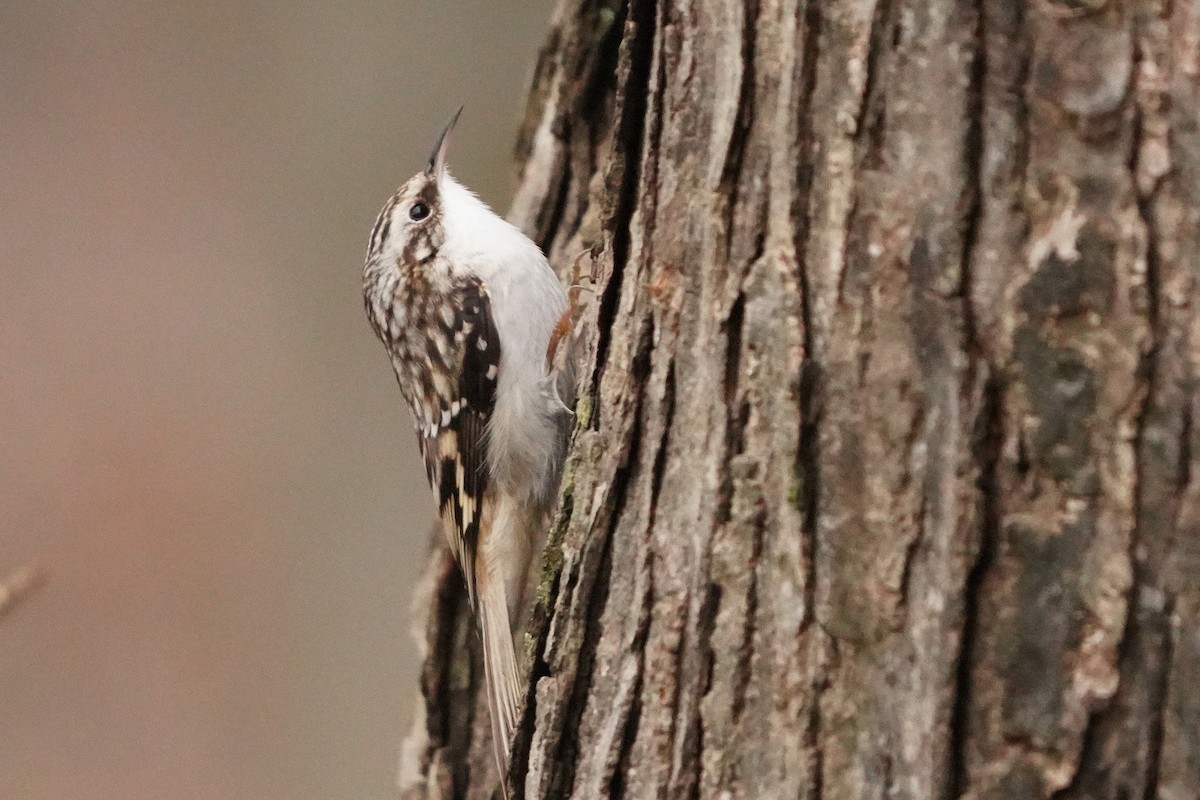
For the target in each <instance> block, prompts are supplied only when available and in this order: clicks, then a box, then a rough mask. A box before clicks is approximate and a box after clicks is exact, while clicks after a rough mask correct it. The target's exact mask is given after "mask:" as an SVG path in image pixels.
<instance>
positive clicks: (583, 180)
mask: <svg viewBox="0 0 1200 800" xmlns="http://www.w3.org/2000/svg"><path fill="white" fill-rule="evenodd" d="M1198 109H1200V3H1198V2H1196V1H1195V0H975V2H971V1H970V0H748V2H746V3H744V4H738V3H731V2H722V1H719V0H718V1H717V2H712V1H711V0H709V1H706V0H694V1H693V2H686V1H682V0H679V1H672V2H667V1H666V0H663V1H662V2H657V3H654V2H646V1H643V0H631V2H616V1H615V0H608V1H607V2H605V1H603V0H563V2H562V3H561V5H560V7H559V9H558V11H557V13H556V16H555V18H554V21H553V26H552V30H551V33H550V37H549V41H548V43H547V44H546V46H545V48H544V50H543V51H542V53H541V56H540V59H539V62H538V66H537V69H536V73H535V79H534V85H533V89H532V95H531V99H530V102H529V107H528V110H527V115H526V120H525V123H524V125H523V128H522V131H521V135H520V140H519V145H518V155H519V158H520V161H521V163H522V164H523V167H522V173H521V175H522V181H521V185H520V189H519V191H518V193H517V196H516V200H515V203H514V207H513V210H512V212H511V213H512V218H513V219H514V220H515V221H516V222H518V223H519V224H521V225H523V226H524V227H525V228H526V229H527V230H529V231H530V232H531V233H533V234H534V235H535V236H536V237H537V238H538V239H539V240H540V241H541V242H542V243H543V245H544V247H545V248H546V250H547V252H548V253H549V254H550V255H551V257H552V260H553V261H554V262H555V263H556V264H560V265H564V266H565V265H567V264H569V263H570V262H571V260H572V258H573V257H574V255H575V254H576V253H578V252H579V251H581V250H583V249H585V248H591V249H592V251H593V253H594V255H595V258H594V267H595V279H596V282H597V289H598V290H597V293H596V300H595V302H594V303H592V304H591V306H590V308H589V310H588V311H587V312H586V314H585V316H584V319H583V322H582V323H581V336H582V340H581V341H582V345H583V347H584V349H585V351H586V352H585V353H584V354H583V356H582V363H583V364H584V365H585V367H584V369H583V380H582V396H581V400H580V405H579V410H578V417H579V421H580V425H579V428H578V430H577V432H576V437H575V442H574V447H573V451H572V455H571V459H570V463H569V466H568V469H567V474H566V478H565V484H564V488H563V492H562V509H561V513H560V515H559V517H558V518H557V521H556V523H555V525H554V527H553V529H552V531H551V542H550V545H549V548H548V551H547V556H546V558H545V563H544V565H542V568H543V570H544V571H543V573H542V575H541V579H540V583H539V585H538V593H537V594H538V598H539V605H538V607H537V608H536V609H535V611H534V615H533V620H532V621H531V623H530V625H531V627H530V630H531V633H530V635H529V637H528V641H527V644H528V650H529V653H530V656H531V659H532V663H533V675H532V676H531V680H530V695H529V708H528V709H527V712H526V717H525V721H524V725H523V727H522V728H521V730H520V732H519V736H518V741H517V744H516V755H515V757H514V762H515V763H514V767H513V770H512V773H513V777H512V781H511V783H512V786H513V788H514V790H515V791H516V794H517V795H518V796H522V795H523V796H524V797H525V798H530V799H531V800H532V799H533V798H539V799H542V798H545V799H547V800H548V799H549V798H567V797H572V798H583V797H609V796H612V797H627V798H649V797H671V798H676V797H678V798H692V797H696V798H776V797H780V798H823V800H833V799H834V798H912V799H913V800H929V799H930V798H936V799H938V800H941V799H942V798H959V797H969V798H1009V799H1015V800H1020V799H1021V798H1048V797H1052V796H1053V797H1055V798H1085V797H1086V798H1113V800H1116V799H1117V798H1139V799H1140V798H1161V799H1162V800H1168V799H1169V800H1185V799H1194V798H1197V797H1200V469H1197V468H1196V467H1197V463H1196V462H1197V459H1198V458H1200V446H1198V445H1200V442H1198V441H1197V438H1198V436H1200V431H1198V427H1200V426H1197V425H1195V424H1194V420H1195V419H1196V415H1197V411H1198V410H1200V409H1198V407H1197V403H1198V400H1200V395H1198V393H1197V377H1198V376H1200V294H1198V293H1200V285H1198V282H1197V278H1198V274H1200V112H1198ZM424 594H425V598H426V605H427V606H428V627H427V628H426V629H425V630H423V631H422V634H421V635H422V638H423V640H424V641H426V642H427V644H428V647H429V650H428V658H427V661H426V666H425V672H424V675H423V680H422V697H423V703H424V706H423V707H424V709H425V714H424V716H423V717H422V718H421V719H419V720H418V723H417V728H416V730H415V731H414V733H413V736H412V738H411V740H410V742H409V744H408V747H407V750H406V760H405V765H404V768H403V770H402V784H403V787H404V792H405V797H409V798H424V797H443V798H449V797H472V798H478V797H486V796H489V795H490V793H491V789H492V784H493V782H494V776H493V775H492V774H491V772H492V770H491V767H490V764H489V753H490V750H489V748H488V743H487V724H486V708H485V707H484V705H483V703H482V700H481V699H479V698H478V696H477V692H476V689H477V688H478V684H479V681H480V677H479V675H480V670H479V662H478V657H477V655H476V654H475V652H474V650H473V648H474V647H475V643H474V638H475V637H474V636H473V634H472V623H471V621H470V618H469V615H468V613H467V611H466V608H465V604H464V601H463V597H462V590H461V587H460V586H459V585H458V581H457V578H456V575H455V573H454V571H453V569H452V568H450V567H449V562H448V561H447V560H446V559H445V558H444V556H439V557H438V558H437V559H435V563H434V565H433V566H432V567H431V572H430V577H429V580H428V583H427V586H426V591H425V593H424Z"/></svg>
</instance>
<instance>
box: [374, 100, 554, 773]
mask: <svg viewBox="0 0 1200 800" xmlns="http://www.w3.org/2000/svg"><path fill="white" fill-rule="evenodd" d="M461 113H462V107H461V106H460V107H459V108H458V110H457V111H455V112H454V114H453V115H452V116H451V117H450V120H449V122H448V123H447V124H446V126H445V128H444V129H443V130H442V133H441V135H440V136H439V137H438V139H437V141H436V143H435V144H434V147H433V151H432V153H431V154H430V156H429V161H428V163H427V164H426V167H425V169H424V170H422V171H421V172H418V173H417V174H416V175H414V176H413V177H412V178H410V179H409V180H408V181H406V182H405V183H404V184H403V185H402V186H401V187H400V188H399V189H398V190H397V191H396V193H395V194H394V195H392V197H391V198H390V199H389V200H388V201H387V203H386V204H385V205H384V207H383V210H382V211H381V212H380V214H379V217H378V218H377V220H376V222H375V226H374V228H373V229H372V231H371V236H370V240H369V242H368V245H367V256H366V263H365V266H364V269H363V299H364V303H365V306H366V312H367V317H368V319H369V320H370V323H371V327H372V328H373V329H374V331H375V333H376V334H377V335H378V337H379V339H380V340H381V341H382V342H383V344H384V347H385V348H386V350H387V354H388V357H389V359H390V360H391V364H392V368H393V369H394V371H395V374H396V380H397V382H398V383H399V385H400V392H401V394H402V395H403V397H404V400H405V401H406V403H407V405H408V407H409V409H410V411H411V412H412V416H413V420H414V422H415V426H416V432H417V442H418V444H419V446H420V450H421V453H422V455H423V457H424V462H425V472H426V477H427V478H428V480H429V485H430V487H431V488H432V489H433V491H434V493H435V494H436V497H437V503H438V511H439V516H440V518H441V522H442V528H443V532H444V534H445V536H446V539H447V542H448V545H449V549H450V551H451V553H452V554H453V556H454V558H455V560H456V561H457V563H458V567H459V569H460V571H461V573H462V577H463V580H464V582H465V584H466V591H467V595H468V598H469V600H470V604H471V607H472V609H473V611H474V615H475V619H476V622H477V627H478V630H479V633H480V638H481V640H482V649H483V664H484V682H485V685H486V691H487V699H488V707H489V712H490V715H491V732H492V746H493V750H494V754H495V758H496V765H497V768H498V770H499V773H500V776H501V782H502V783H503V781H504V777H505V775H506V772H507V768H508V762H509V756H510V738H511V736H512V733H513V730H514V729H515V727H516V724H517V720H518V713H519V710H520V705H521V701H522V698H523V697H524V686H523V677H522V671H521V668H520V666H519V662H518V658H517V653H516V649H515V647H514V644H513V635H514V633H516V631H515V629H514V625H513V622H514V620H515V619H516V618H517V615H518V614H519V613H520V610H521V608H522V606H523V603H524V590H525V585H526V575H527V571H528V567H529V564H530V563H531V559H532V558H533V557H534V556H535V553H536V551H537V550H538V548H539V547H540V542H541V540H542V539H543V538H544V532H545V529H546V526H547V525H548V522H549V516H550V513H551V511H552V507H553V504H554V500H555V497H556V495H557V489H558V483H559V479H560V477H561V472H562V465H563V461H564V457H565V445H566V440H567V438H568V435H569V427H570V421H571V419H572V418H571V417H569V416H568V414H567V413H566V412H567V411H569V408H568V406H567V404H566V403H564V400H563V391H564V390H563V387H564V385H565V386H568V387H569V385H570V383H571V379H570V378H569V377H564V376H563V375H562V374H561V373H562V371H563V368H561V367H559V368H555V367H554V366H552V364H551V354H552V353H553V350H554V345H555V344H557V340H558V338H559V336H560V334H561V328H562V325H561V323H562V321H563V320H564V319H565V315H567V314H569V311H568V308H567V307H568V301H567V293H566V291H565V290H564V288H563V285H562V283H561V282H560V281H559V279H558V277H557V275H556V274H555V273H554V270H553V269H552V268H551V267H550V264H549V262H548V261H547V259H546V256H545V255H544V254H543V253H542V251H541V249H540V248H539V247H538V246H537V244H535V243H534V242H533V241H532V240H531V239H529V237H527V236H526V235H525V234H524V233H522V232H521V231H520V230H519V229H518V228H517V227H515V226H513V225H511V224H510V223H508V222H507V221H505V220H504V219H503V218H502V217H500V216H499V215H497V214H496V213H495V212H494V211H492V209H490V208H489V207H488V206H487V205H486V204H485V203H484V202H483V201H482V200H480V199H479V198H478V197H477V196H476V195H475V194H474V193H473V192H471V191H470V190H469V189H467V188H466V187H465V186H463V185H462V184H461V183H459V182H458V181H457V180H455V179H454V177H453V176H451V174H450V172H449V171H448V169H447V167H446V155H447V150H448V147H449V142H450V135H451V132H452V131H453V129H454V126H455V123H456V122H457V121H458V118H459V115H460V114H461ZM552 340H553V342H552ZM556 373H558V374H556ZM567 391H568V392H569V391H570V390H569V388H568V389H567Z"/></svg>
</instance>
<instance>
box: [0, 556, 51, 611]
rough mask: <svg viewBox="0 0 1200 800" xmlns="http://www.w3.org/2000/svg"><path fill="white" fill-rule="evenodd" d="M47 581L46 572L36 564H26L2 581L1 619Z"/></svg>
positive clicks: (0, 585) (0, 591)
mask: <svg viewBox="0 0 1200 800" xmlns="http://www.w3.org/2000/svg"><path fill="white" fill-rule="evenodd" d="M45 582H46V573H44V572H42V570H41V569H39V568H38V567H37V566H36V565H34V564H26V565H25V566H23V567H21V568H20V569H18V570H17V571H16V572H14V573H12V574H11V575H9V576H8V577H7V578H5V579H4V580H3V581H0V619H3V618H4V617H5V616H6V615H7V614H8V613H9V612H10V611H12V610H13V609H14V608H16V607H17V606H18V605H19V604H20V603H21V601H22V600H24V599H25V598H26V597H28V596H29V595H30V594H32V593H33V592H34V591H36V590H37V589H38V588H39V587H40V586H41V585H42V584H43V583H45Z"/></svg>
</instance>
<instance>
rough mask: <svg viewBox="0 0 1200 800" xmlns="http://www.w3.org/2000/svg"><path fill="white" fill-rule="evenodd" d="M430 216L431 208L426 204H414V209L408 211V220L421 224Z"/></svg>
mask: <svg viewBox="0 0 1200 800" xmlns="http://www.w3.org/2000/svg"><path fill="white" fill-rule="evenodd" d="M428 216H429V206H427V205H425V204H424V203H413V206H412V208H410V209H409V210H408V218H409V219H411V220H412V221H413V222H420V221H421V220H423V219H425V218H426V217H428Z"/></svg>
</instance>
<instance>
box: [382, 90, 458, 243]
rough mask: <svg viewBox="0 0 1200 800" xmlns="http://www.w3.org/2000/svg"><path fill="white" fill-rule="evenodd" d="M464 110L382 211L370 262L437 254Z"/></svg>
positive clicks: (444, 235)
mask: <svg viewBox="0 0 1200 800" xmlns="http://www.w3.org/2000/svg"><path fill="white" fill-rule="evenodd" d="M461 113H462V106H459V107H458V110H457V111H455V112H454V114H453V115H452V116H451V117H450V121H449V122H447V123H446V127H445V128H444V129H443V130H442V134H441V136H439V137H438V139H437V142H436V143H435V144H434V146H433V152H431V153H430V154H429V163H428V164H426V166H425V169H424V170H422V171H421V172H418V173H417V174H416V175H414V176H412V177H411V178H409V179H408V180H407V181H406V182H405V183H404V185H403V186H401V187H400V188H399V190H397V191H396V193H395V194H394V195H392V198H391V199H390V200H388V202H387V203H386V204H385V205H384V207H383V211H381V212H380V213H379V218H378V219H376V220H375V227H374V229H372V231H371V240H370V242H369V243H368V245H367V263H368V264H369V263H371V262H372V261H377V260H381V261H386V262H390V263H401V264H420V263H423V262H424V261H426V260H428V259H429V258H431V257H432V256H434V255H435V254H436V253H437V251H438V249H439V248H440V247H441V246H442V244H443V243H444V242H445V240H446V225H445V214H446V203H445V196H444V195H445V193H444V191H443V189H444V188H445V187H446V185H447V184H448V183H450V182H451V181H452V180H453V179H452V178H450V176H449V175H447V174H446V151H447V149H448V148H449V145H450V133H451V131H452V130H453V129H454V123H456V122H458V115H459V114H461Z"/></svg>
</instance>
